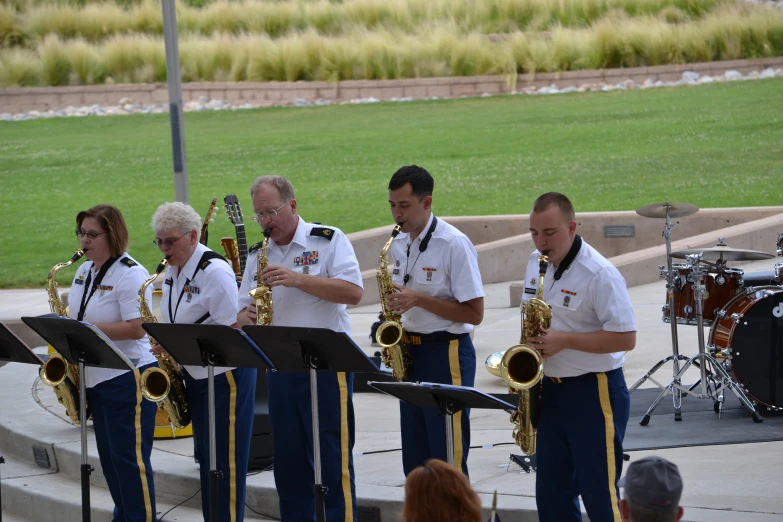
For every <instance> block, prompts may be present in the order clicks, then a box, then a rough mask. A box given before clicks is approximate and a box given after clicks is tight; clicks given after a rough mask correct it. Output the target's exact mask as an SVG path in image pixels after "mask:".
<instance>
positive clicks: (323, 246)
mask: <svg viewBox="0 0 783 522" xmlns="http://www.w3.org/2000/svg"><path fill="white" fill-rule="evenodd" d="M250 197H251V198H252V200H253V209H254V211H255V221H256V222H257V223H258V224H259V225H261V228H262V229H265V230H268V231H269V233H270V239H269V246H268V250H267V259H268V263H269V266H267V268H265V269H264V270H263V271H262V272H261V274H260V275H259V274H258V256H259V255H261V248H260V247H261V243H258V244H256V245H253V246H252V247H251V249H250V254H249V255H248V258H247V264H246V266H245V273H244V275H243V276H242V286H241V288H240V289H239V304H240V309H241V311H240V313H239V316H238V322H239V324H255V322H256V309H255V302H254V301H253V299H251V298H250V296H249V295H248V293H249V292H250V291H251V290H252V289H254V288H256V286H257V285H258V282H260V283H262V284H264V285H266V286H268V287H270V288H271V289H272V302H273V304H274V315H273V318H272V325H274V326H302V327H310V328H328V329H331V330H334V331H337V332H345V333H347V334H349V335H350V333H351V322H350V318H349V317H348V313H347V312H346V305H348V304H352V305H355V304H358V303H359V301H360V300H361V298H362V290H363V287H362V277H361V272H360V270H359V262H358V261H357V259H356V255H355V254H354V251H353V246H352V245H351V242H350V241H348V238H347V237H346V236H345V234H343V233H342V232H341V231H340V230H338V229H336V228H334V227H325V226H317V225H313V224H311V223H306V222H305V221H304V220H303V219H302V218H301V217H299V214H298V213H297V201H296V199H295V195H294V187H293V185H291V182H290V181H288V180H287V179H285V178H282V177H280V176H264V177H260V178H258V179H256V181H255V182H254V183H253V185H252V186H251V188H250ZM268 386H269V416H270V420H271V423H272V436H273V438H274V447H275V450H274V459H275V467H274V474H275V486H276V488H277V493H278V495H279V497H280V518H281V520H285V521H286V522H289V521H290V522H305V521H308V522H310V521H314V520H315V498H314V495H313V484H314V475H315V471H314V467H313V434H312V411H311V406H310V376H309V374H308V373H307V372H299V373H280V372H269V373H268ZM318 410H319V430H320V439H321V469H322V475H321V480H322V483H323V485H324V486H325V487H326V488H327V495H326V501H325V504H326V519H327V520H329V521H331V522H336V521H340V520H344V521H355V520H356V491H355V486H354V470H353V444H354V413H353V374H351V373H344V372H339V373H319V374H318Z"/></svg>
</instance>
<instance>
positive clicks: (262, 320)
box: [249, 230, 274, 326]
mask: <svg viewBox="0 0 783 522" xmlns="http://www.w3.org/2000/svg"><path fill="white" fill-rule="evenodd" d="M269 234H270V232H269V230H264V240H263V241H262V242H261V254H260V255H259V256H258V267H257V271H256V284H257V285H258V286H256V287H255V288H254V289H252V290H251V291H250V292H249V294H250V297H252V298H253V299H254V300H255V302H256V324H260V325H264V326H269V325H271V324H272V315H273V314H274V308H273V305H274V303H273V302H272V289H271V288H270V287H268V286H266V285H263V284H261V271H262V270H264V269H265V268H266V267H267V266H269V260H268V259H267V257H266V250H267V247H268V246H269Z"/></svg>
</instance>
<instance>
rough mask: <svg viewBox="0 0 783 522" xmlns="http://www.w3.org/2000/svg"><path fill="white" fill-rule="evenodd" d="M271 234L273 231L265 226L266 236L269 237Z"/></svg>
mask: <svg viewBox="0 0 783 522" xmlns="http://www.w3.org/2000/svg"><path fill="white" fill-rule="evenodd" d="M271 235H272V231H271V230H269V229H268V228H265V229H264V237H266V238H268V237H269V236H271Z"/></svg>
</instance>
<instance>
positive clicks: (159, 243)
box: [152, 232, 190, 248]
mask: <svg viewBox="0 0 783 522" xmlns="http://www.w3.org/2000/svg"><path fill="white" fill-rule="evenodd" d="M188 234H190V232H185V233H184V234H182V235H181V236H179V237H178V238H177V239H157V238H155V239H153V240H152V244H153V245H155V246H156V247H158V248H160V247H163V246H165V247H166V248H171V247H173V246H174V243H176V242H177V241H179V240H180V239H182V238H183V237H185V236H187V235H188Z"/></svg>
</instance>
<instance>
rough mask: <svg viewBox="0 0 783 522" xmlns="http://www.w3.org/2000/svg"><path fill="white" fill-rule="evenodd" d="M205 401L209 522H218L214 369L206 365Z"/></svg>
mask: <svg viewBox="0 0 783 522" xmlns="http://www.w3.org/2000/svg"><path fill="white" fill-rule="evenodd" d="M210 362H212V361H210ZM207 401H208V403H209V404H208V407H209V522H218V519H219V518H220V509H219V508H220V506H219V505H218V479H220V477H221V473H220V471H219V470H218V469H217V450H216V448H215V367H214V366H212V364H209V365H207Z"/></svg>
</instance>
